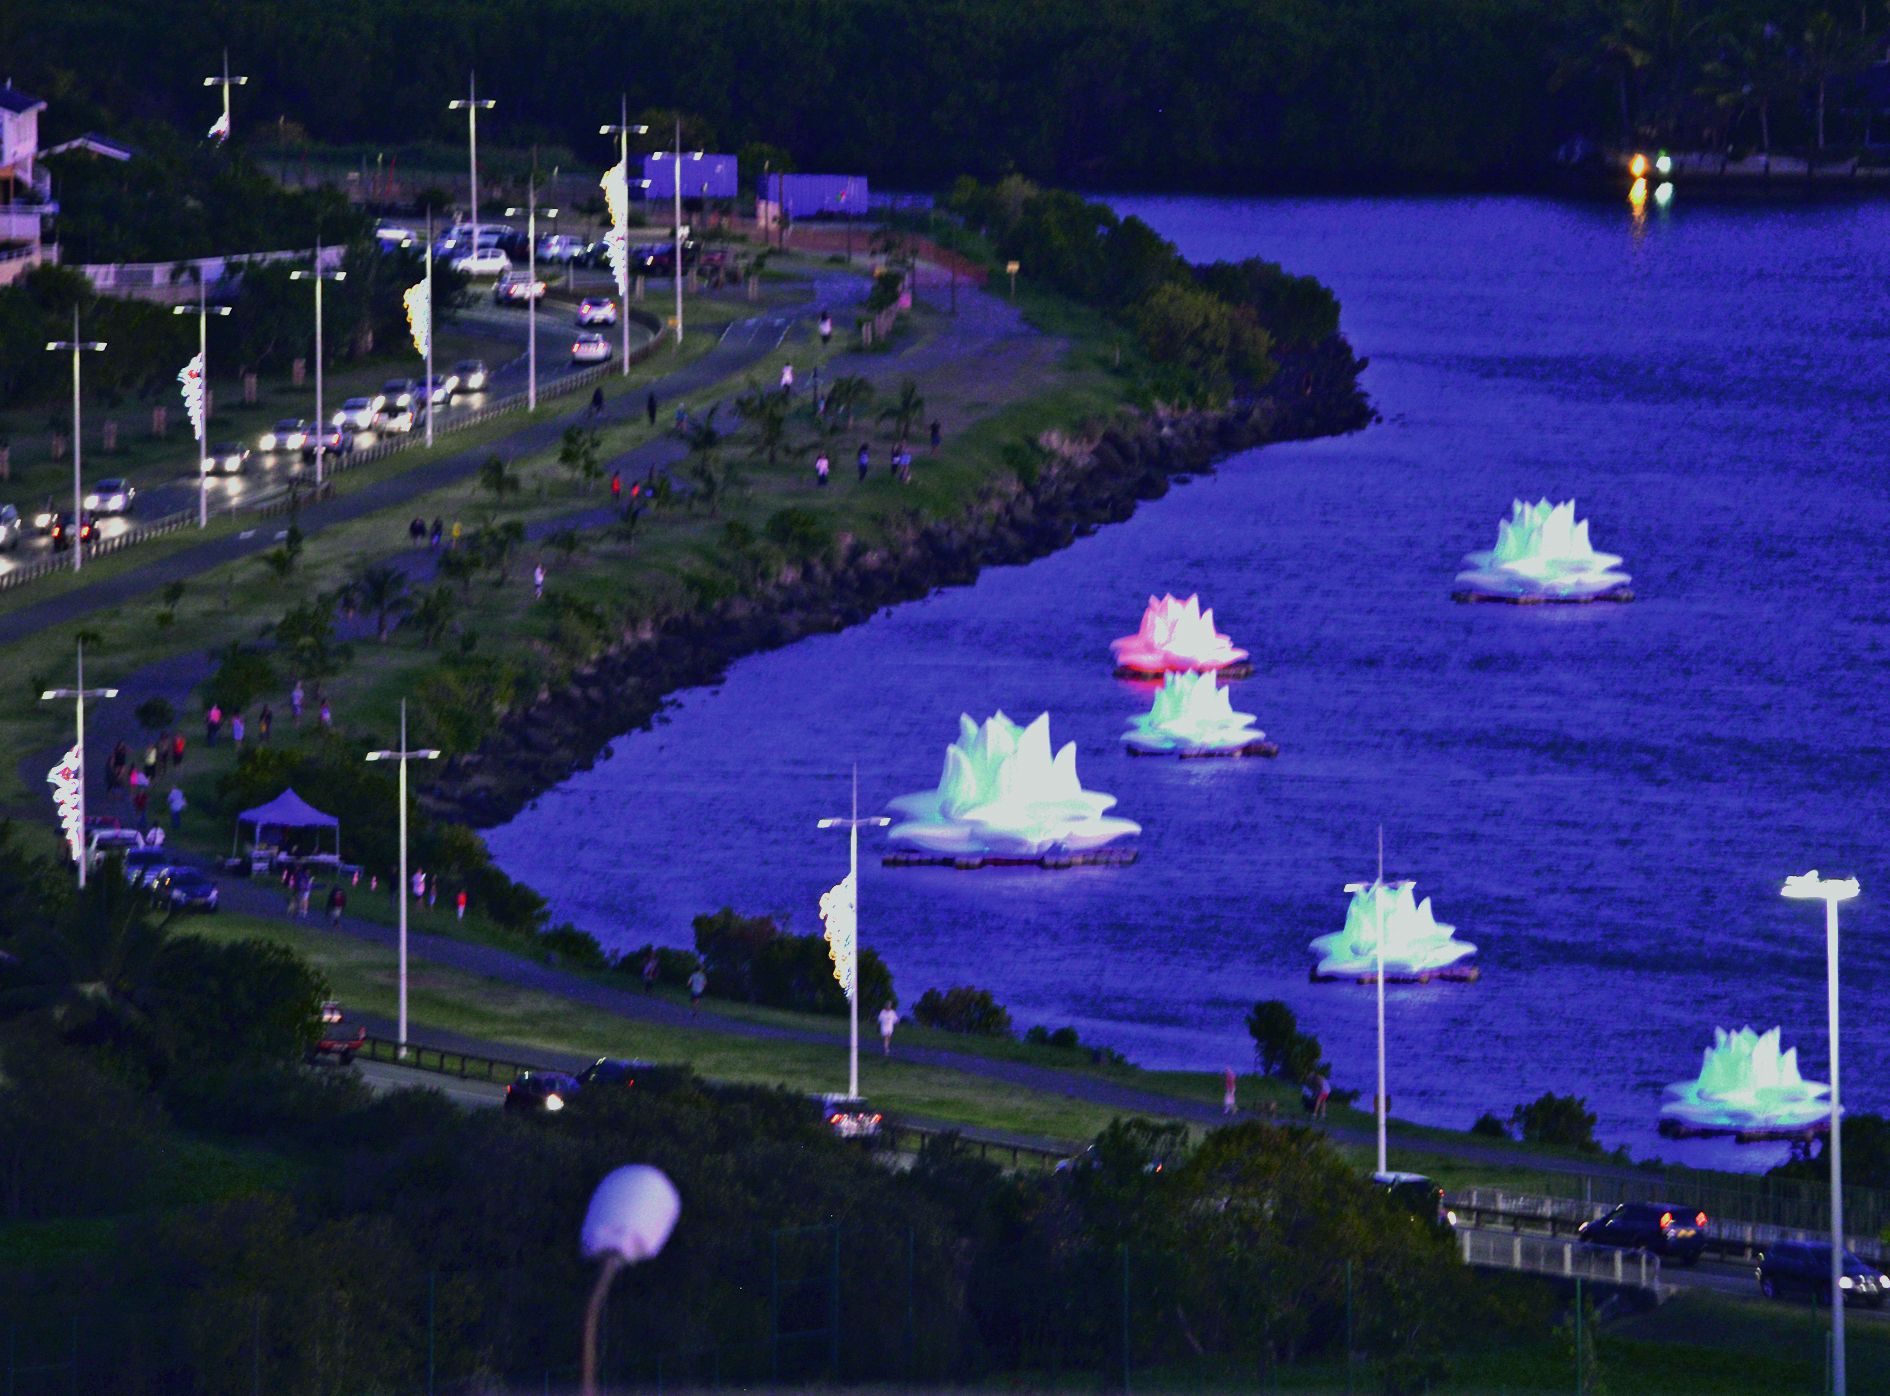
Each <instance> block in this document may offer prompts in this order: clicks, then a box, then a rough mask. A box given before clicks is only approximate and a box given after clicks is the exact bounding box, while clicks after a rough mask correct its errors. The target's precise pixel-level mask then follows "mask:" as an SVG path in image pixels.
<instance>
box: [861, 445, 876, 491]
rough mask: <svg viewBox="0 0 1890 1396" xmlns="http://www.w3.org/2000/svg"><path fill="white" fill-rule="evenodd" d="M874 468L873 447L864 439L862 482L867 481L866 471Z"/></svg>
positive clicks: (862, 448) (862, 447)
mask: <svg viewBox="0 0 1890 1396" xmlns="http://www.w3.org/2000/svg"><path fill="white" fill-rule="evenodd" d="M872 468H873V448H872V447H871V446H869V445H867V444H866V443H865V442H864V441H862V442H861V443H860V483H861V484H862V485H864V484H865V483H866V472H867V471H869V470H871V469H872Z"/></svg>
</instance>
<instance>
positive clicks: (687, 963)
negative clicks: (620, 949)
mask: <svg viewBox="0 0 1890 1396" xmlns="http://www.w3.org/2000/svg"><path fill="white" fill-rule="evenodd" d="M652 954H654V955H655V956H656V982H657V983H658V984H665V985H668V986H669V987H670V988H673V989H681V988H684V987H685V986H687V985H688V983H689V976H690V975H692V974H694V973H695V972H696V971H697V970H699V969H701V968H702V957H701V956H699V955H697V954H695V953H694V952H692V951H688V950H676V949H672V948H671V947H670V946H667V945H640V946H638V947H637V948H636V949H635V950H626V951H625V952H624V953H623V954H621V955H619V956H618V957H617V962H616V964H615V965H614V966H613V968H614V969H616V970H617V972H618V973H619V974H627V975H630V976H632V977H633V978H635V979H637V980H638V981H641V980H642V978H643V965H644V962H645V961H646V960H648V959H649V958H650V956H651V955H652Z"/></svg>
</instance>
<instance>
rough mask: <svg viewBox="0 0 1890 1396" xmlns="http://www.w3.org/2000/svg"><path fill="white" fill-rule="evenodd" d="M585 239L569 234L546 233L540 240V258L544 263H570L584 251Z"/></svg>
mask: <svg viewBox="0 0 1890 1396" xmlns="http://www.w3.org/2000/svg"><path fill="white" fill-rule="evenodd" d="M584 245H585V244H584V239H583V238H580V237H573V236H572V235H571V234H569V233H546V234H545V235H544V236H543V237H541V238H539V239H538V258H539V260H540V261H544V262H569V261H571V260H573V259H574V258H576V257H578V256H579V255H581V254H582V253H583V251H584Z"/></svg>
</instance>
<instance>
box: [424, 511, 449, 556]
mask: <svg viewBox="0 0 1890 1396" xmlns="http://www.w3.org/2000/svg"><path fill="white" fill-rule="evenodd" d="M445 532H446V524H445V522H444V521H443V520H441V519H439V518H437V517H436V518H435V519H434V520H433V527H432V528H431V529H429V530H428V532H427V546H428V547H429V548H431V549H432V550H433V551H434V552H436V553H437V552H438V551H439V550H440V538H441V536H442V535H443V534H444V533H445Z"/></svg>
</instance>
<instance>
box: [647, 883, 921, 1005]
mask: <svg viewBox="0 0 1890 1396" xmlns="http://www.w3.org/2000/svg"><path fill="white" fill-rule="evenodd" d="M693 924H694V926H695V933H696V951H697V953H698V954H699V955H701V957H702V968H703V969H704V971H706V972H707V974H708V976H709V992H710V993H712V994H714V995H716V996H717V997H719V998H732V999H744V1000H746V1001H747V1002H749V1003H760V1004H767V1005H769V1006H770V1007H774V1008H791V1009H797V1010H799V1011H801V1012H804V1013H844V1012H846V1011H847V999H846V995H845V994H843V993H841V992H840V985H839V983H838V982H837V981H836V980H835V979H834V977H833V960H832V958H831V956H830V955H829V954H828V950H827V942H826V941H825V940H824V939H822V938H821V937H820V936H814V935H808V936H796V935H788V934H787V933H786V932H784V931H782V930H781V928H780V927H779V926H777V925H776V924H775V922H774V919H773V918H772V917H768V916H741V915H738V914H736V912H735V911H734V910H733V909H732V908H730V907H723V908H722V909H721V910H720V911H718V912H716V913H715V914H714V915H712V916H698V917H696V918H695V921H694V923H693ZM639 968H640V966H639ZM859 993H860V1002H861V1003H863V1004H869V1005H877V1004H881V1003H886V1002H889V1001H892V1000H893V998H894V994H893V982H892V974H891V972H890V971H889V970H888V969H887V968H886V965H885V963H884V962H883V961H882V960H881V959H880V958H879V956H878V955H877V954H875V953H874V952H873V951H871V950H862V951H860V986H859Z"/></svg>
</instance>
